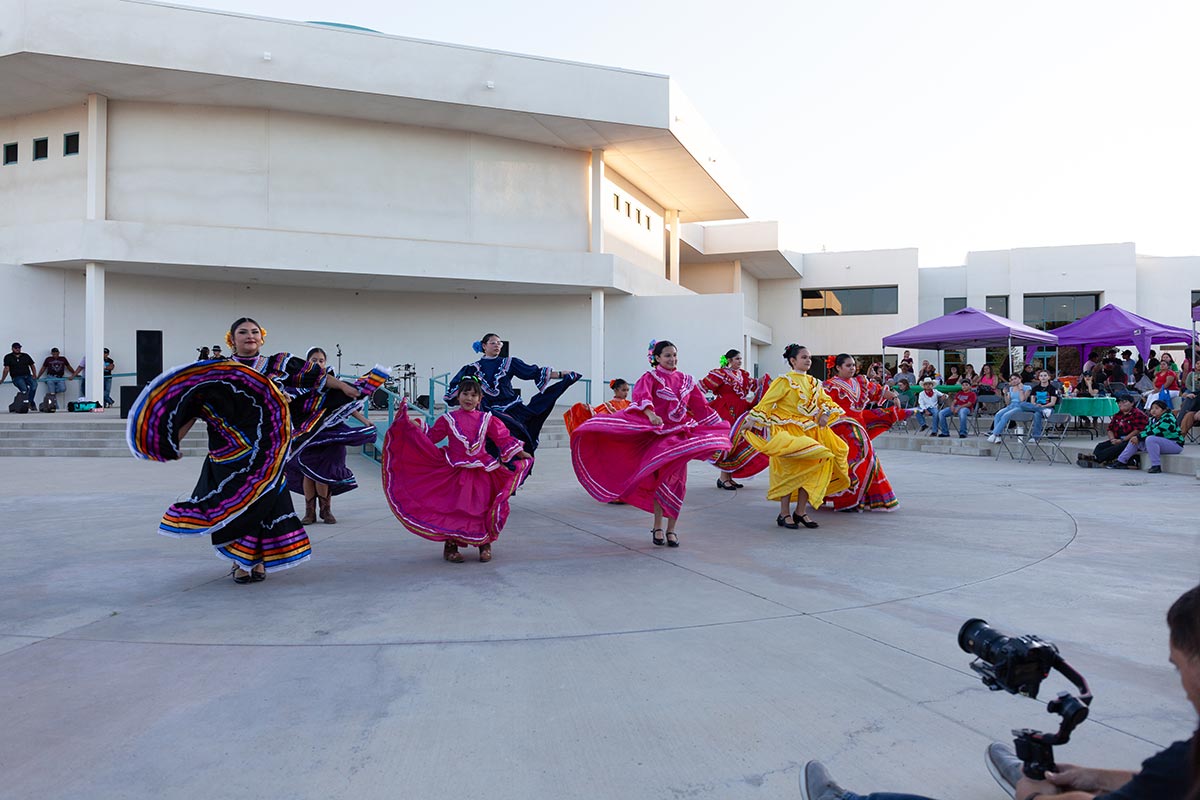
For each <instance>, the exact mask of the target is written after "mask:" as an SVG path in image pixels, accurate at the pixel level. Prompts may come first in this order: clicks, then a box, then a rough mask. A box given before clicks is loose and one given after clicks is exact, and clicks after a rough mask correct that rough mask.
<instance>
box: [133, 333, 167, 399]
mask: <svg viewBox="0 0 1200 800" xmlns="http://www.w3.org/2000/svg"><path fill="white" fill-rule="evenodd" d="M162 347H163V345H162V331H138V332H137V382H138V386H145V385H146V384H147V383H149V382H150V381H152V380H154V379H155V378H157V377H158V376H159V375H161V374H162V371H163V363H162V353H163V351H162Z"/></svg>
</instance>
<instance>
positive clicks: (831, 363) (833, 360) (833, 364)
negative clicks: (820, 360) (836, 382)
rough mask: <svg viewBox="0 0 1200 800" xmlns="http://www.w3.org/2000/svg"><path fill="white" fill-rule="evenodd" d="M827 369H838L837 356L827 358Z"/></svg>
mask: <svg viewBox="0 0 1200 800" xmlns="http://www.w3.org/2000/svg"><path fill="white" fill-rule="evenodd" d="M825 369H827V370H831V369H837V356H825Z"/></svg>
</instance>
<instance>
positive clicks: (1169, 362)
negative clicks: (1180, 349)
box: [1154, 353, 1179, 374]
mask: <svg viewBox="0 0 1200 800" xmlns="http://www.w3.org/2000/svg"><path fill="white" fill-rule="evenodd" d="M1168 369H1169V370H1171V372H1179V365H1178V364H1176V363H1175V356H1173V355H1171V354H1170V353H1163V354H1162V358H1161V359H1159V361H1158V369H1156V370H1155V371H1154V372H1155V374H1158V373H1159V372H1163V371H1164V370H1168Z"/></svg>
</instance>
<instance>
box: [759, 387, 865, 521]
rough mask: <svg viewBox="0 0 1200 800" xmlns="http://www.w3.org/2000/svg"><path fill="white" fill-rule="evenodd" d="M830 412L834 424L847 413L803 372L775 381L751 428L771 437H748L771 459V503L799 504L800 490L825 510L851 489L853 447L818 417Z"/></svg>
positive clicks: (769, 498)
mask: <svg viewBox="0 0 1200 800" xmlns="http://www.w3.org/2000/svg"><path fill="white" fill-rule="evenodd" d="M822 412H828V414H829V422H833V421H834V420H836V419H837V418H838V417H840V416H842V413H843V412H842V407H841V406H839V405H838V404H837V403H836V402H834V400H833V399H832V398H831V397H830V396H829V395H827V394H826V393H825V390H824V389H823V388H822V387H821V383H820V381H818V380H817V379H816V378H814V377H812V376H811V375H806V374H805V373H803V372H788V373H787V374H786V375H781V376H779V377H778V378H776V379H775V380H773V381H771V387H770V388H769V389H768V390H767V393H766V394H765V395H764V396H763V398H762V400H760V401H759V402H758V405H756V406H755V407H754V408H753V409H752V410H751V411H750V413H749V415H748V419H747V422H748V423H750V424H752V425H754V427H755V428H765V429H766V436H765V437H763V436H760V435H759V434H758V433H755V432H754V431H752V430H751V431H746V434H745V437H746V441H747V442H749V443H750V445H751V446H752V447H754V449H756V450H758V451H760V452H762V453H765V454H766V455H768V456H770V458H771V467H770V472H769V475H770V477H771V485H770V487H769V488H768V489H767V499H768V500H779V499H781V498H784V497H788V498H791V499H792V500H798V499H799V496H798V494H797V490H799V489H804V490H805V491H806V492H808V498H809V501H810V502H811V503H812V504H813V505H814V506H816V505H820V504H821V502H822V501H823V500H824V498H825V497H826V496H827V495H830V494H836V493H837V492H840V491H842V490H843V489H846V488H847V487H849V486H850V467H849V465H848V464H847V462H846V456H847V454H848V452H849V450H850V448H849V446H848V445H847V444H846V443H845V442H844V441H842V439H841V437H839V436H838V435H837V434H836V433H834V432H833V430H832V429H831V428H830V426H829V425H828V424H826V425H825V426H824V427H821V426H819V425H817V417H819V416H820V415H821V413H822Z"/></svg>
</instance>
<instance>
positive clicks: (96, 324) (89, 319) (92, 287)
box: [83, 261, 104, 403]
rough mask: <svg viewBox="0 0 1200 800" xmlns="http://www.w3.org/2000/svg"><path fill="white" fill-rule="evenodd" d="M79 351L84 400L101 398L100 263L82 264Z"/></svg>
mask: <svg viewBox="0 0 1200 800" xmlns="http://www.w3.org/2000/svg"><path fill="white" fill-rule="evenodd" d="M84 283H85V289H84V303H83V351H84V352H83V355H84V358H86V359H87V369H86V371H85V372H84V374H83V376H84V378H85V379H86V380H87V394H86V395H85V396H84V398H83V399H84V400H95V401H97V402H99V403H103V402H104V265H103V264H97V263H95V262H92V261H89V262H88V263H87V265H86V266H85V267H84Z"/></svg>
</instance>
